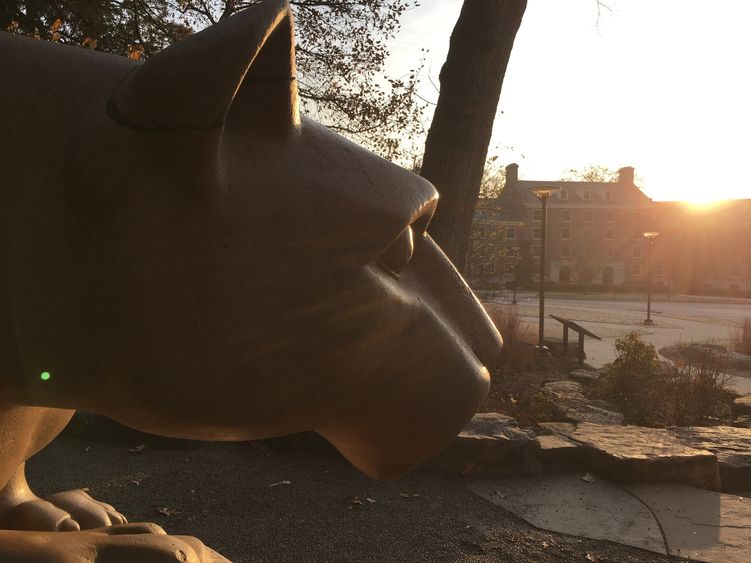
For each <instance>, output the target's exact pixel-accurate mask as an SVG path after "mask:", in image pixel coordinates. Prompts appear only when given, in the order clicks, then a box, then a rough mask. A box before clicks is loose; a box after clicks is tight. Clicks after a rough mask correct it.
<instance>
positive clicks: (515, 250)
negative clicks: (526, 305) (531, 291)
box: [511, 246, 521, 305]
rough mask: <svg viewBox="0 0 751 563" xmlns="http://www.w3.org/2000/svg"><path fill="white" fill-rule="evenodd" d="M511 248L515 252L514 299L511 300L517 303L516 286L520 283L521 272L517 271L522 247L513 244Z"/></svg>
mask: <svg viewBox="0 0 751 563" xmlns="http://www.w3.org/2000/svg"><path fill="white" fill-rule="evenodd" d="M511 250H512V251H513V252H514V281H513V282H512V283H513V284H514V300H513V301H511V304H512V305H516V287H517V286H518V285H519V274H518V273H517V268H518V266H519V260H520V256H519V251H520V250H521V247H519V246H512V247H511Z"/></svg>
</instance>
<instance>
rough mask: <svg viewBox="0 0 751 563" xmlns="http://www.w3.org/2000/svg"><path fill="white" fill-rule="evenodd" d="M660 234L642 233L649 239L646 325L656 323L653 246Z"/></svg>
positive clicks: (652, 232) (653, 232)
mask: <svg viewBox="0 0 751 563" xmlns="http://www.w3.org/2000/svg"><path fill="white" fill-rule="evenodd" d="M659 234H660V233H657V232H655V231H647V232H645V233H642V234H641V236H643V237H644V238H645V239H647V318H646V319H645V320H644V324H645V325H651V324H653V323H654V321H653V320H652V247H653V246H654V245H655V239H656V238H657V235H659Z"/></svg>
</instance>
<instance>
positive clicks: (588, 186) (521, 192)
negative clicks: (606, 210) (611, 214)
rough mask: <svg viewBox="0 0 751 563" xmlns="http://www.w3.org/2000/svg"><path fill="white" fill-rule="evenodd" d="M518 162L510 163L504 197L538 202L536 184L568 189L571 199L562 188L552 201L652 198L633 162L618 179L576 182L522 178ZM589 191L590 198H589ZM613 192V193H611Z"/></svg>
mask: <svg viewBox="0 0 751 563" xmlns="http://www.w3.org/2000/svg"><path fill="white" fill-rule="evenodd" d="M518 169H519V167H518V165H516V164H510V165H509V166H507V167H506V184H505V185H504V189H503V192H502V194H501V200H503V199H508V198H513V197H514V196H516V198H517V199H518V200H519V202H520V203H521V204H523V205H529V204H534V205H537V204H538V200H537V197H536V196H535V194H534V192H533V191H532V188H537V187H542V186H550V187H557V188H561V191H563V190H565V191H566V195H567V196H568V197H567V199H565V200H563V199H561V192H560V191H559V192H558V193H557V194H554V195H553V196H552V197H551V199H550V204H551V205H556V204H561V205H564V202H565V205H587V206H597V205H623V204H629V205H634V204H636V205H644V204H648V203H650V202H651V199H650V198H648V197H647V196H646V195H645V194H644V193H643V192H642V191H641V190H640V189H639V188H638V187H637V186H636V185H635V184H634V169H633V168H631V167H630V166H627V167H624V168H621V169H620V170H619V171H618V181H616V182H579V181H576V182H572V181H566V180H519V177H518ZM587 192H589V194H588V195H589V198H587V197H586V196H587ZM608 194H609V195H608Z"/></svg>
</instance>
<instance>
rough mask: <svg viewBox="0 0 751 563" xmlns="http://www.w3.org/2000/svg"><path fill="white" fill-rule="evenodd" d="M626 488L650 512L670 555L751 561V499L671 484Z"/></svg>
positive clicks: (724, 561) (720, 562) (737, 562)
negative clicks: (662, 535) (661, 533)
mask: <svg viewBox="0 0 751 563" xmlns="http://www.w3.org/2000/svg"><path fill="white" fill-rule="evenodd" d="M626 488H627V489H628V490H629V491H630V492H631V493H633V494H634V495H636V496H637V497H638V498H639V499H640V500H641V501H643V502H644V503H645V504H646V505H647V506H649V508H650V510H652V512H653V513H654V515H655V516H656V518H657V520H658V522H659V523H660V526H661V528H662V530H663V533H664V534H665V539H666V542H667V545H668V550H669V553H670V554H671V555H677V556H680V557H688V558H690V559H698V560H701V561H713V562H717V563H748V562H749V561H751V498H748V497H744V496H740V495H730V494H725V493H716V492H713V491H704V490H701V489H695V488H693V487H687V486H684V485H676V484H672V483H663V484H634V485H626Z"/></svg>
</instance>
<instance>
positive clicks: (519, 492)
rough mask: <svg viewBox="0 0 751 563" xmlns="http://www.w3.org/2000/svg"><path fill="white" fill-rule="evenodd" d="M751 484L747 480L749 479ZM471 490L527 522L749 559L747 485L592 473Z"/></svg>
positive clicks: (730, 559) (742, 562)
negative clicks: (643, 480) (632, 480)
mask: <svg viewBox="0 0 751 563" xmlns="http://www.w3.org/2000/svg"><path fill="white" fill-rule="evenodd" d="M750 485H751V484H750ZM469 487H470V489H471V490H472V491H473V492H475V494H478V495H479V496H481V497H482V498H484V499H486V500H488V501H490V502H492V503H493V504H496V505H499V506H501V507H503V508H504V509H506V510H508V511H510V512H513V513H514V514H516V515H517V516H520V517H521V518H523V519H524V520H526V521H527V522H529V523H530V524H532V525H534V526H537V527H538V528H542V529H544V530H550V531H554V532H561V533H565V534H571V535H575V536H582V537H586V538H592V539H598V540H610V541H613V542H616V543H620V544H624V545H630V546H633V547H638V548H641V549H647V550H649V551H653V552H655V553H661V554H669V555H676V556H680V557H686V558H690V559H696V560H701V561H712V562H714V561H716V562H718V563H720V562H722V563H747V562H748V561H749V558H750V557H751V491H750V492H749V493H743V494H734V495H730V494H723V493H716V492H712V491H706V490H702V489H695V488H693V487H687V486H685V485H676V484H633V485H614V484H612V483H608V482H607V481H604V480H601V479H599V478H597V477H593V476H592V475H589V474H582V473H570V474H564V475H553V476H549V477H540V478H514V479H502V480H492V481H478V482H475V483H472V484H470V486H469Z"/></svg>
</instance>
